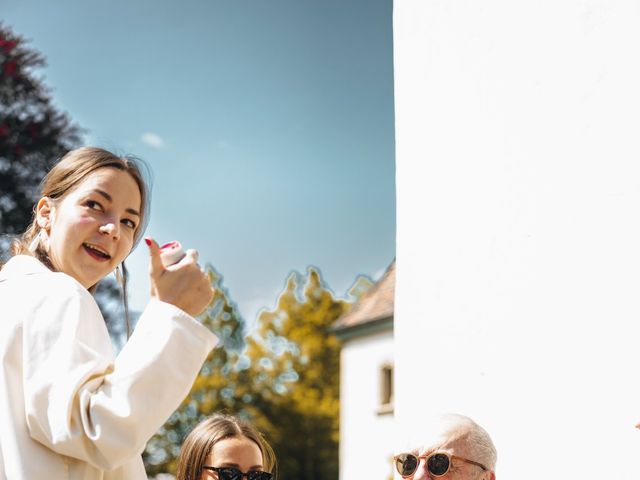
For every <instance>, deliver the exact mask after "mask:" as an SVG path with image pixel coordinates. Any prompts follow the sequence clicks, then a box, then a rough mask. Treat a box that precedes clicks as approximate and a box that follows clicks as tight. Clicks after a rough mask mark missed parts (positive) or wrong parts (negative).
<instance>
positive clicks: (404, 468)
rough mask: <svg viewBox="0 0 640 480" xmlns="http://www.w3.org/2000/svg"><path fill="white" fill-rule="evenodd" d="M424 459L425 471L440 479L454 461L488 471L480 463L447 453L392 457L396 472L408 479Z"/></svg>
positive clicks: (411, 454)
mask: <svg viewBox="0 0 640 480" xmlns="http://www.w3.org/2000/svg"><path fill="white" fill-rule="evenodd" d="M422 458H424V459H425V463H426V464H427V470H428V471H429V473H430V474H431V475H432V476H434V477H442V476H443V475H446V474H447V472H448V471H449V469H450V468H451V460H452V459H454V458H455V459H456V460H460V461H461V462H466V463H470V464H471V465H477V466H478V467H480V468H481V469H482V470H485V471H486V470H489V469H488V468H487V467H485V466H484V465H482V464H481V463H478V462H474V461H473V460H467V459H466V458H462V457H458V456H456V455H449V454H448V453H447V452H433V453H430V454H429V455H414V454H413V453H401V454H399V455H396V456H395V457H393V461H394V462H395V465H396V470H397V471H398V473H399V474H400V475H402V477H405V478H406V477H410V476H411V475H413V474H414V473H415V471H416V470H417V469H418V465H420V459H422Z"/></svg>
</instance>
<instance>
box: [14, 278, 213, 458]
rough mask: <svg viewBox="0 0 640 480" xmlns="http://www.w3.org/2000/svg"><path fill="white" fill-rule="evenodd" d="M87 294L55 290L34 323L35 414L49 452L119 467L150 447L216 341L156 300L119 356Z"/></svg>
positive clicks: (34, 427) (28, 368) (28, 398)
mask: <svg viewBox="0 0 640 480" xmlns="http://www.w3.org/2000/svg"><path fill="white" fill-rule="evenodd" d="M80 290H82V289H77V290H76V292H74V294H72V295H68V294H67V295H61V296H52V295H48V296H47V297H46V298H45V299H43V301H42V302H41V303H40V304H39V305H37V306H36V308H35V310H34V315H32V316H31V317H30V318H29V319H27V320H25V323H24V325H23V328H24V331H23V342H24V363H23V365H24V371H23V386H24V395H25V409H26V420H27V424H28V428H29V432H30V435H31V436H32V438H34V439H35V440H37V441H39V442H40V443H42V444H43V445H45V446H47V447H48V448H50V449H52V450H54V451H56V452H58V453H60V454H63V455H66V456H70V457H74V458H77V459H80V460H82V461H86V462H89V463H91V464H93V465H95V466H97V467H98V468H102V469H104V470H110V469H113V468H115V467H117V466H119V465H121V464H122V463H124V462H126V461H128V460H130V459H131V458H132V457H134V456H136V455H139V454H140V453H141V452H142V450H143V449H144V446H145V444H146V442H147V441H148V440H149V438H150V437H151V436H152V435H153V434H154V433H155V432H156V431H157V430H158V428H160V426H161V425H162V424H163V423H164V422H165V421H166V420H167V418H168V417H169V415H171V413H172V412H173V411H174V410H175V409H176V408H177V407H178V406H179V405H180V402H181V401H182V400H183V399H184V397H185V396H186V395H187V393H188V392H189V389H190V388H191V385H192V384H193V381H194V380H195V378H196V375H197V374H198V372H199V370H200V368H201V366H202V363H203V362H204V360H205V359H206V357H207V355H208V354H209V352H210V351H211V349H212V348H213V347H214V345H215V343H216V342H217V339H216V337H215V335H213V334H212V333H211V332H210V331H209V330H208V329H207V328H206V327H204V326H203V325H201V324H200V323H199V322H197V321H196V320H194V319H193V318H192V317H191V316H189V315H187V314H186V313H185V312H183V311H182V310H180V309H178V308H176V307H174V306H173V305H170V304H167V303H164V302H160V301H157V300H152V301H151V302H150V303H149V305H148V306H147V308H146V309H145V311H144V313H143V314H142V316H141V317H140V319H139V321H138V326H137V328H136V330H135V332H134V333H133V335H132V336H131V338H130V339H129V341H128V342H127V344H126V345H125V347H124V348H123V349H122V351H121V352H120V354H119V355H118V356H117V358H115V360H114V357H113V350H112V347H111V343H110V341H109V336H108V333H107V331H106V328H105V326H104V320H103V318H102V315H101V314H100V311H99V309H98V307H97V305H96V303H95V301H94V300H93V297H91V295H89V293H88V292H86V290H84V291H80ZM67 292H68V290H67Z"/></svg>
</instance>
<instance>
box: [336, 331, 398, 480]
mask: <svg viewBox="0 0 640 480" xmlns="http://www.w3.org/2000/svg"><path fill="white" fill-rule="evenodd" d="M389 365H393V331H392V330H391V329H387V330H386V331H383V332H378V333H374V334H371V335H365V336H360V337H357V338H352V339H350V340H347V341H345V343H344V344H343V347H342V352H341V356H340V480H359V479H365V478H366V479H367V480H389V479H390V478H392V470H391V467H392V466H391V457H392V455H393V445H392V441H393V434H394V431H393V411H392V410H390V409H389V408H388V407H387V408H382V409H381V398H382V396H383V392H382V391H381V389H382V388H383V385H382V383H383V382H382V381H381V371H382V369H383V368H384V367H385V366H389Z"/></svg>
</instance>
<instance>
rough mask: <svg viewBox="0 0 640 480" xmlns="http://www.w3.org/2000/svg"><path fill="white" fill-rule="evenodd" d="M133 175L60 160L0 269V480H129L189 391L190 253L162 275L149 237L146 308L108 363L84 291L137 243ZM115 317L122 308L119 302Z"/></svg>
mask: <svg viewBox="0 0 640 480" xmlns="http://www.w3.org/2000/svg"><path fill="white" fill-rule="evenodd" d="M148 198H149V195H148V188H147V184H146V182H145V180H144V176H143V174H142V173H141V170H140V167H139V165H138V163H137V162H136V161H135V160H134V159H131V158H127V157H118V156H115V155H113V154H112V153H110V152H108V151H106V150H102V149H99V148H91V147H85V148H80V149H78V150H74V151H72V152H70V153H68V154H67V155H65V156H64V157H63V158H62V159H61V160H60V161H59V162H58V163H57V164H56V165H55V166H54V167H53V168H52V169H51V171H50V172H49V173H48V174H47V176H46V177H45V178H44V180H43V182H42V191H41V198H40V200H39V201H38V203H37V204H36V206H35V208H34V218H33V222H32V224H31V225H30V226H29V228H28V229H27V231H26V232H25V233H24V234H23V235H22V237H21V238H20V239H17V240H16V241H15V242H14V244H13V245H12V253H13V257H12V258H11V259H9V261H8V262H7V263H6V265H4V267H2V269H1V270H0V312H1V313H0V319H1V321H0V354H1V355H2V359H3V362H2V366H1V367H0V478H10V479H16V480H21V479H24V480H27V479H29V480H30V479H37V478H52V479H53V478H55V479H61V480H62V479H83V480H94V479H95V480H115V479H118V480H121V479H127V480H130V479H133V480H136V479H138V480H142V479H146V478H147V476H146V474H145V471H144V467H143V463H142V458H141V456H140V454H141V452H142V450H143V449H144V447H145V444H146V442H147V440H148V439H149V438H150V437H151V436H152V435H153V434H154V433H155V432H156V431H157V429H158V428H159V427H160V426H161V425H162V424H163V423H164V422H165V421H166V419H167V418H168V417H169V415H170V414H171V413H172V412H173V411H174V410H175V409H176V408H177V407H178V405H179V404H180V402H181V401H182V399H183V398H184V397H185V395H186V394H187V393H188V392H189V389H190V387H191V384H192V383H193V380H194V379H195V377H196V375H197V373H198V371H199V370H200V368H201V366H202V363H203V361H204V360H205V359H206V357H207V355H208V353H209V351H210V350H211V349H212V348H213V346H214V345H215V343H216V337H215V336H214V335H213V334H212V333H211V332H209V330H208V329H207V328H205V327H204V326H203V325H202V324H200V323H199V322H197V321H196V320H194V318H193V316H195V315H198V314H199V313H201V312H202V311H203V310H204V309H205V308H206V306H207V304H208V303H209V302H210V301H211V298H212V294H213V292H212V290H211V286H210V283H209V281H208V280H207V278H206V276H205V275H204V274H203V273H202V272H201V271H200V268H199V267H198V266H197V263H196V253H195V251H191V252H188V253H187V255H186V257H185V258H184V259H183V260H181V261H180V262H178V263H177V264H176V265H173V266H171V267H167V268H165V267H164V266H163V264H162V260H161V258H160V250H159V248H158V246H157V244H156V243H155V242H153V241H152V240H150V239H148V240H147V244H148V245H149V249H150V254H151V261H150V263H151V267H150V284H151V296H152V299H151V301H150V302H149V304H148V306H147V308H146V309H145V310H144V312H143V313H142V315H141V316H140V318H139V320H138V324H137V327H136V329H135V332H133V334H132V335H131V337H130V339H129V341H128V342H127V344H126V345H125V346H124V348H123V349H122V351H121V352H120V353H119V354H118V355H117V356H116V355H115V353H114V351H113V349H112V346H111V341H110V339H109V334H108V332H107V329H106V326H105V323H104V319H103V318H102V315H101V314H100V311H99V309H98V306H97V305H96V303H95V301H94V299H93V296H92V293H93V292H94V291H95V289H96V284H97V283H98V282H99V281H100V280H101V279H103V278H104V277H106V276H107V275H109V274H110V273H112V272H113V271H114V270H116V271H119V272H121V273H120V278H121V280H122V282H121V283H122V286H123V300H124V301H125V302H126V290H125V289H124V286H125V285H126V280H127V275H126V269H125V268H124V260H125V258H126V257H127V256H128V255H129V253H130V252H131V250H132V248H133V247H134V245H135V244H136V242H137V241H138V240H139V239H140V238H141V236H142V234H143V232H144V226H145V225H146V222H147V218H148V205H147V203H148ZM125 312H126V303H125Z"/></svg>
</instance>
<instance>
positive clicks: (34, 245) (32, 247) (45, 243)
mask: <svg viewBox="0 0 640 480" xmlns="http://www.w3.org/2000/svg"><path fill="white" fill-rule="evenodd" d="M38 248H42V249H43V250H44V251H45V252H48V251H49V236H48V235H47V232H45V230H44V229H42V228H41V229H40V230H38V233H37V234H36V236H35V237H33V240H31V243H30V244H29V251H30V252H31V253H36V251H37V250H38Z"/></svg>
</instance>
